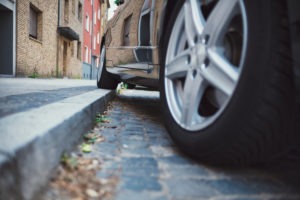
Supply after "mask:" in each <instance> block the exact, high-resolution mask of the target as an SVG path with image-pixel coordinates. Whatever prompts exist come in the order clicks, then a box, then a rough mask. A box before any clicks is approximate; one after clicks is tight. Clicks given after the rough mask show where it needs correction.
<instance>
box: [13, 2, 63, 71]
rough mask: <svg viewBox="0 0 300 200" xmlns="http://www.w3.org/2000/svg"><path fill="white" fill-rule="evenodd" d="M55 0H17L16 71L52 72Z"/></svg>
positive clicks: (53, 61)
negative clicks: (46, 0)
mask: <svg viewBox="0 0 300 200" xmlns="http://www.w3.org/2000/svg"><path fill="white" fill-rule="evenodd" d="M57 7H58V4H57V0H53V1H50V2H45V1H43V0H22V1H17V8H16V11H17V19H16V29H17V35H16V40H17V41H16V46H17V51H16V73H17V74H16V75H17V76H27V75H30V74H32V73H34V72H36V73H38V74H41V75H45V76H46V75H49V76H50V75H55V69H56V48H57V43H56V28H57Z"/></svg>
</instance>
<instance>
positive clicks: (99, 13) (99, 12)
mask: <svg viewBox="0 0 300 200" xmlns="http://www.w3.org/2000/svg"><path fill="white" fill-rule="evenodd" d="M100 17H101V11H100V8H99V9H98V19H99V20H100Z"/></svg>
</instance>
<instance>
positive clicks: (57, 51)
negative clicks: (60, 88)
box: [56, 0, 61, 78]
mask: <svg viewBox="0 0 300 200" xmlns="http://www.w3.org/2000/svg"><path fill="white" fill-rule="evenodd" d="M60 2H61V0H58V10H57V15H58V16H57V28H58V27H59V26H60ZM56 37H57V38H56V43H57V49H56V77H57V78H58V76H59V69H58V62H59V34H58V32H56Z"/></svg>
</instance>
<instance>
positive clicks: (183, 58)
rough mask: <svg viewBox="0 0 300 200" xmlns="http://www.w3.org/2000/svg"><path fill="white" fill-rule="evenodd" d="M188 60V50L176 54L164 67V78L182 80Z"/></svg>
mask: <svg viewBox="0 0 300 200" xmlns="http://www.w3.org/2000/svg"><path fill="white" fill-rule="evenodd" d="M189 60H190V50H185V51H183V52H181V53H180V54H178V55H177V56H176V57H175V58H173V59H172V60H171V61H170V62H169V63H168V64H167V65H166V72H165V73H166V74H165V76H166V77H167V78H169V79H172V80H173V79H177V78H183V77H185V76H186V74H187V70H188V65H189V62H190V61H189Z"/></svg>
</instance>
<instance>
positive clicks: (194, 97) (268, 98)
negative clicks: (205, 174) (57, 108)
mask: <svg viewBox="0 0 300 200" xmlns="http://www.w3.org/2000/svg"><path fill="white" fill-rule="evenodd" d="M299 8H300V1H298V0H287V1H286V0H264V1H261V0H178V1H171V0H168V1H167V0H138V1H134V0H126V1H124V3H123V4H122V5H120V6H119V7H118V10H117V11H116V12H115V16H114V17H113V18H112V19H111V20H110V21H109V22H108V25H107V29H106V32H105V35H104V36H103V38H102V42H101V58H100V64H99V69H98V76H97V86H98V87H99V88H104V89H115V88H116V87H117V85H118V83H120V82H121V81H122V82H126V83H128V84H130V85H131V86H134V85H142V86H146V87H151V88H156V89H157V90H159V91H160V99H161V109H162V113H163V117H164V120H165V125H166V128H167V130H168V132H169V134H170V136H171V138H172V139H173V140H174V141H175V143H176V144H177V145H178V146H179V147H180V149H182V151H183V152H185V153H187V154H188V155H190V156H192V157H195V158H197V159H199V160H200V161H202V162H206V163H211V164H254V163H264V162H267V161H271V160H273V159H275V158H277V157H279V156H280V155H281V154H282V153H283V152H286V151H287V150H288V148H289V147H291V142H292V140H294V139H293V138H294V136H293V133H294V132H293V131H292V128H291V127H292V126H293V123H294V122H295V121H296V119H295V115H294V111H295V109H296V106H297V105H298V104H297V101H296V96H297V95H299V92H297V91H299V80H300V78H299V74H300V73H299V71H300V70H299V69H300V64H299V63H300V62H299V55H300V51H299V44H300V39H299V38H300V34H299V33H300V31H299V27H300V26H299V24H300V17H299V12H298V9H299ZM297 85H298V86H297ZM298 99H299V98H298Z"/></svg>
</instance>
